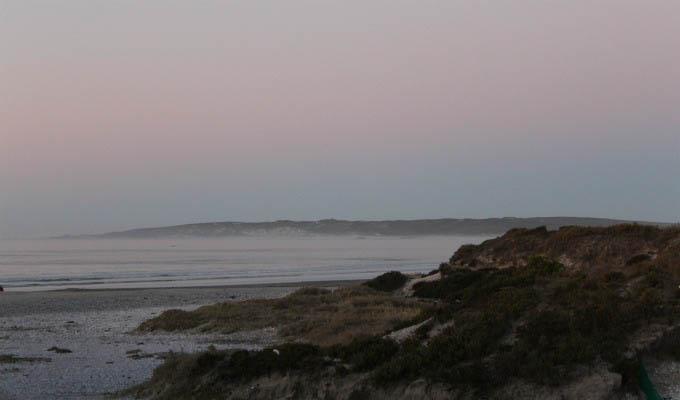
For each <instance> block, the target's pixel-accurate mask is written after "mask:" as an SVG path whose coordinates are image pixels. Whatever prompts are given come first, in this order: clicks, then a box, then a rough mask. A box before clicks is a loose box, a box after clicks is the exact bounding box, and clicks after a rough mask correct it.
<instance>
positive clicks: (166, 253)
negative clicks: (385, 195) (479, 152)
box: [0, 236, 488, 291]
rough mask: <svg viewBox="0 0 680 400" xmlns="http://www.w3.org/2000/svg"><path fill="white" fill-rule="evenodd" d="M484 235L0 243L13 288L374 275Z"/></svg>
mask: <svg viewBox="0 0 680 400" xmlns="http://www.w3.org/2000/svg"><path fill="white" fill-rule="evenodd" d="M485 239H488V237H486V236H446V237H432V236H430V237H417V238H391V237H390V238H388V237H368V238H363V237H305V238H241V237H239V238H219V239H159V240H156V239H141V240H123V239H45V240H0V285H2V286H4V288H5V290H7V291H34V290H55V289H71V288H74V289H104V288H149V287H187V286H217V285H243V284H267V283H285V282H306V281H327V280H351V279H369V278H372V277H375V276H377V275H379V274H381V273H383V272H387V271H393V270H396V271H401V272H406V273H414V272H428V271H431V270H432V269H435V268H437V267H438V266H439V264H440V263H441V262H444V261H446V260H448V259H449V257H451V255H452V254H453V253H454V252H455V250H456V249H457V248H458V247H459V246H461V245H462V244H466V243H480V242H482V241H483V240H485Z"/></svg>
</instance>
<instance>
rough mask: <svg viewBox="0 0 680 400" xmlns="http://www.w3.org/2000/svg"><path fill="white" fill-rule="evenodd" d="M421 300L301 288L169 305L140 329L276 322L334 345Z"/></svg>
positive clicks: (375, 329) (235, 327) (416, 308)
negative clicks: (273, 295)
mask: <svg viewBox="0 0 680 400" xmlns="http://www.w3.org/2000/svg"><path fill="white" fill-rule="evenodd" d="M425 307H426V305H425V303H424V302H422V301H420V300H416V299H403V298H396V297H393V296H392V295H390V294H388V293H384V292H380V291H377V290H374V289H371V288H369V287H366V286H350V287H343V288H340V289H337V290H335V291H330V290H326V289H317V288H303V289H300V290H298V291H296V292H294V293H291V294H290V295H288V296H286V297H283V298H280V299H273V300H272V299H263V300H247V301H242V302H227V303H220V304H215V305H210V306H204V307H200V308H198V309H197V310H195V311H181V310H169V311H166V312H164V313H162V314H161V315H159V316H158V317H156V318H153V319H150V320H148V321H145V322H144V323H142V324H141V325H140V326H139V328H138V330H140V331H155V330H164V331H180V330H188V329H199V330H201V331H204V332H207V331H211V332H222V333H231V332H235V331H244V330H254V329H262V328H267V327H277V328H278V332H279V335H280V336H282V337H284V338H286V339H289V340H297V339H302V340H304V341H307V342H310V343H314V344H317V345H333V344H338V343H349V342H351V341H352V340H353V339H358V338H365V337H370V336H373V335H378V334H382V333H384V332H387V331H389V330H391V329H394V328H395V327H396V326H398V325H400V324H403V323H404V322H406V321H409V320H412V319H414V318H415V317H417V316H418V315H419V314H420V313H421V312H422V311H423V310H424V309H425Z"/></svg>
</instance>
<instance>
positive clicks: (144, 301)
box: [0, 281, 350, 400]
mask: <svg viewBox="0 0 680 400" xmlns="http://www.w3.org/2000/svg"><path fill="white" fill-rule="evenodd" d="M349 283H350V282H348V281H342V282H314V283H310V282H305V283H304V284H301V283H297V284H281V285H262V286H230V287H208V288H162V289H115V290H64V291H53V292H4V293H0V400H5V399H25V398H36V399H38V398H39V399H51V398H60V399H86V398H87V399H91V398H111V396H110V394H112V393H115V392H117V391H120V390H122V389H125V388H128V387H130V386H131V385H134V384H136V383H140V382H142V381H144V380H146V379H148V378H149V377H150V376H151V374H152V372H153V369H154V368H155V367H156V366H157V365H159V364H160V363H161V362H162V360H161V359H160V358H159V355H161V354H162V353H166V352H169V351H174V352H183V351H184V352H193V351H198V350H201V349H205V348H207V347H208V346H211V345H212V346H215V347H217V348H257V347H262V346H266V345H269V344H273V343H276V342H277V341H278V338H277V337H276V334H275V332H274V330H273V329H265V330H262V331H257V332H247V333H243V332H242V333H235V334H231V335H218V334H195V333H192V334H187V333H173V334H164V333H152V334H148V333H144V334H141V333H136V332H132V331H133V330H134V329H135V328H136V327H137V326H138V325H139V324H140V323H141V322H142V321H144V320H146V319H149V318H152V317H154V316H155V315H158V314H159V313H160V312H162V311H164V310H167V309H170V308H181V309H187V310H190V309H194V308H196V307H199V306H201V305H206V304H214V303H218V302H222V301H238V300H246V299H253V298H277V297H282V296H285V295H286V294H288V293H290V292H292V291H294V290H296V289H298V288H300V287H302V286H317V287H338V286H342V285H346V284H349ZM53 347H56V348H58V349H61V350H60V351H54V350H52V351H49V349H51V348H53ZM66 350H67V351H69V352H67V351H66ZM7 355H12V356H14V357H15V358H14V359H9V360H8V359H7V358H6V357H5V361H4V362H3V361H1V360H2V356H7Z"/></svg>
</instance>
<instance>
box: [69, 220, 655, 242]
mask: <svg viewBox="0 0 680 400" xmlns="http://www.w3.org/2000/svg"><path fill="white" fill-rule="evenodd" d="M630 222H637V223H640V224H644V225H667V224H662V223H654V222H643V221H623V220H614V219H604V218H582V217H533V218H513V217H505V218H485V219H470V218H465V219H454V218H442V219H418V220H385V221H349V220H337V219H324V220H319V221H290V220H279V221H273V222H212V223H197V224H186V225H175V226H166V227H156V228H140V229H132V230H127V231H121V232H110V233H105V234H101V235H88V236H86V237H95V238H182V237H226V236H317V235H357V236H427V235H484V234H502V233H505V232H507V231H508V230H510V229H514V228H536V227H539V226H545V227H546V228H547V229H551V230H554V229H558V228H559V227H562V226H569V225H578V226H598V227H599V226H611V225H616V224H620V223H630ZM80 237H83V236H80Z"/></svg>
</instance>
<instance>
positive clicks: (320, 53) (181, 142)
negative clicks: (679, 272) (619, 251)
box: [0, 0, 680, 237]
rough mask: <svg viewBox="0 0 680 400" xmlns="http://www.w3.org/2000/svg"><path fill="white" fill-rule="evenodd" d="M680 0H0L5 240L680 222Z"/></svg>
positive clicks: (0, 206)
mask: <svg viewBox="0 0 680 400" xmlns="http://www.w3.org/2000/svg"><path fill="white" fill-rule="evenodd" d="M679 109H680V2H677V1H623V0H604V1H597V2H593V1H585V0H577V1H573V0H572V1H533V0H532V1H529V0H523V1H513V2H500V1H476V0H475V1H473V0H467V1H398V0H389V1H387V0H386V1H318V0H317V1H295V0H292V1H285V2H284V1H245V0H243V1H241V0H239V1H198V2H189V1H167V0H164V1H160V0H148V1H133V0H120V1H104V0H69V1H60V2H54V1H48V0H44V1H33V0H9V1H5V2H3V4H2V5H1V6H0V185H1V187H2V190H1V191H0V237H2V236H22V235H40V234H55V233H79V232H96V231H107V230H113V229H121V228H126V227H135V226H146V225H158V224H161V225H162V224H172V223H183V222H193V221H205V220H208V221H209V220H264V219H277V218H296V219H297V218H306V219H315V218H325V217H341V218H420V217H443V216H450V217H466V216H469V217H483V216H503V215H515V216H533V215H583V216H586V215H587V216H602V217H617V218H636V219H654V220H671V221H677V220H679V219H680V217H679V215H680V206H679V204H680V183H678V182H680V179H678V178H677V176H678V173H680V160H679V158H678V153H679V151H680V112H678V110H679Z"/></svg>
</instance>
